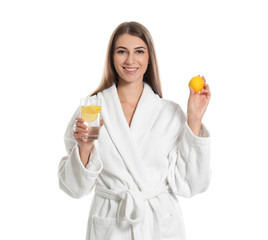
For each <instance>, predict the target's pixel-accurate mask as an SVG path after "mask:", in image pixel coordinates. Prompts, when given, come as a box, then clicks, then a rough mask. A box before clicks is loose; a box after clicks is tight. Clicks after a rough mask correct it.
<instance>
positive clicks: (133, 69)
mask: <svg viewBox="0 0 268 240" xmlns="http://www.w3.org/2000/svg"><path fill="white" fill-rule="evenodd" d="M125 69H126V70H127V71H129V72H133V71H135V70H137V68H125Z"/></svg>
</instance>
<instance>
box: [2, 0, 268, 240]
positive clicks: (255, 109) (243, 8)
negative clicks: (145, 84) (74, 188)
mask: <svg viewBox="0 0 268 240" xmlns="http://www.w3.org/2000/svg"><path fill="white" fill-rule="evenodd" d="M130 20H134V21H138V22H141V23H142V24H144V25H145V26H146V27H147V28H148V29H149V31H150V32H151V34H152V36H153V38H154V41H155V45H156V51H157V55H158V60H159V66H160V74H161V79H162V86H163V92H164V97H165V98H167V99H170V100H173V101H175V102H178V103H179V104H180V105H181V106H182V108H183V109H184V110H185V111H186V104H187V98H188V87H187V84H188V82H189V80H190V78H191V77H192V76H194V75H197V74H201V75H204V76H205V77H206V79H207V82H208V83H209V84H210V87H211V92H212V99H211V103H210V106H209V108H208V110H207V113H206V116H205V119H204V122H205V124H206V125H207V127H208V128H209V129H210V132H211V135H212V153H211V157H212V171H213V177H212V182H211V185H210V188H209V189H208V190H207V192H205V193H203V194H200V195H198V196H196V197H194V198H191V199H183V198H180V202H181V207H182V210H183V213H184V219H185V225H186V231H187V235H188V240H200V239H206V240H212V239H213V240H215V239H217V240H223V239H224V240H226V239H235V240H236V239H258V240H262V239H263V240H264V239H265V240H267V239H268V232H267V230H266V229H267V228H266V227H267V216H268V207H267V203H268V190H267V189H268V186H267V185H268V174H267V171H268V164H267V161H268V157H267V149H268V146H267V135H268V129H267V123H268V118H267V116H268V115H267V87H268V85H267V81H268V77H267V76H268V75H267V70H268V69H267V66H268V60H267V59H268V58H267V56H268V37H267V23H268V15H267V5H265V1H261V0H254V1H248V0H243V1H242V0H241V1H238V0H225V1H216V0H211V1H209V0H205V1H190V0H188V1H155V0H154V1H152V0H151V1H126V0H124V1H116V0H114V1H108V0H107V1H101V0H100V1H89V0H88V1H85V0H84V1H68V0H64V1H63V0H62V1H60V0H46V1H37V0H35V1H34V0H32V1H30V0H24V1H13V0H4V1H1V3H0V35H1V36H0V80H1V87H0V104H1V118H0V121H1V122H0V128H1V129H0V130H1V132H0V136H1V155H0V156H1V159H0V160H1V162H0V184H1V186H0V194H1V198H0V201H1V204H0V220H1V231H0V239H5V240H7V239H28V240H32V239H39V240H42V239H46V240H47V239H65V240H69V239H70V240H72V239H85V234H86V224H87V217H88V212H89V207H90V202H91V199H92V195H90V196H88V197H84V198H82V199H80V200H76V199H72V198H70V197H68V196H67V195H66V194H64V193H63V192H62V191H60V190H59V187H58V178H57V167H58V164H59V161H60V159H61V157H62V156H63V155H64V154H65V148H64V145H63V134H64V131H65V128H66V126H67V123H68V121H69V120H70V117H71V116H72V114H73V112H74V111H75V109H76V107H77V106H78V104H79V99H80V97H84V96H86V95H88V94H89V93H91V92H92V91H93V90H95V88H96V87H97V86H98V84H99V81H100V79H101V75H102V69H103V65H104V58H105V54H106V47H107V44H108V39H109V37H110V35H111V33H112V31H113V30H114V28H115V27H116V26H117V25H118V24H120V23H121V22H124V21H130Z"/></svg>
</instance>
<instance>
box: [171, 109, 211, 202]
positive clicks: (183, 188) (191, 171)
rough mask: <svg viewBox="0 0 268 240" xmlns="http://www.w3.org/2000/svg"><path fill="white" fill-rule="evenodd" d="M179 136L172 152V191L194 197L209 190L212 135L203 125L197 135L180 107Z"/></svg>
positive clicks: (178, 112)
mask: <svg viewBox="0 0 268 240" xmlns="http://www.w3.org/2000/svg"><path fill="white" fill-rule="evenodd" d="M176 118H177V126H179V128H178V131H177V132H178V136H177V138H176V140H175V142H174V145H173V147H172V149H171V151H170V152H169V154H168V160H169V173H168V182H169V185H170V187H171V189H172V191H173V192H174V193H175V194H177V195H180V196H183V197H192V196H194V195H196V194H198V193H201V192H203V191H205V190H206V189H207V188H208V186H209V182H210V136H209V132H208V130H207V129H206V127H205V126H204V125H203V124H202V129H201V134H200V136H199V137H198V136H196V135H194V134H193V132H192V131H191V129H190V127H189V126H188V124H187V119H186V115H185V114H184V113H183V112H182V110H181V109H180V108H178V109H177V112H176Z"/></svg>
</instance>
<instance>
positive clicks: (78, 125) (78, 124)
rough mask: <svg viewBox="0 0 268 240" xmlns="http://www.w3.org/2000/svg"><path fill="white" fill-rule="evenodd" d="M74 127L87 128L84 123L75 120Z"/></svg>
mask: <svg viewBox="0 0 268 240" xmlns="http://www.w3.org/2000/svg"><path fill="white" fill-rule="evenodd" d="M75 125H76V127H79V128H82V129H87V128H88V127H87V125H86V124H84V123H80V122H76V123H75Z"/></svg>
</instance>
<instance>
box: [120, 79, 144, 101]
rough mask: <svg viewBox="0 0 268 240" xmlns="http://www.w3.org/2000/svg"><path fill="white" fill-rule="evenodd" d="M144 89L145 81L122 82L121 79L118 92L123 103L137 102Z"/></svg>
mask: <svg viewBox="0 0 268 240" xmlns="http://www.w3.org/2000/svg"><path fill="white" fill-rule="evenodd" d="M142 91H143V82H135V83H124V82H123V83H122V82H120V81H119V83H118V86H117V93H118V97H119V99H120V102H121V103H132V104H136V103H137V102H138V101H139V98H140V96H141V94H142Z"/></svg>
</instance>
